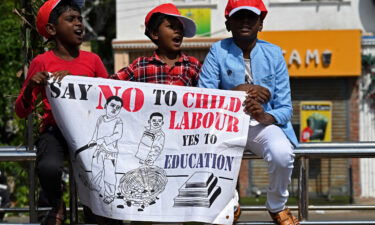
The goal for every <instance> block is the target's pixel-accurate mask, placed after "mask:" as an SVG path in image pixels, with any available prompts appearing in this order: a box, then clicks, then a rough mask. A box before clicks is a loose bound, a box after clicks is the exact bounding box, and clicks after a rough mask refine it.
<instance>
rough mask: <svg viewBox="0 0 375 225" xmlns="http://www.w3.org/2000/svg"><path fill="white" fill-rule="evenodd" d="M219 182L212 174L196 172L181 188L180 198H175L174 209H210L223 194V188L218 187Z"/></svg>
mask: <svg viewBox="0 0 375 225" xmlns="http://www.w3.org/2000/svg"><path fill="white" fill-rule="evenodd" d="M217 181H218V179H217V177H215V176H214V174H213V173H211V172H195V173H194V174H193V175H191V176H190V178H189V179H188V180H187V181H186V182H185V183H184V184H183V185H182V186H181V187H180V189H179V193H178V196H177V197H176V198H174V207H187V206H189V207H206V208H210V206H211V205H212V203H213V202H214V201H215V199H216V198H217V197H218V196H219V195H220V193H221V188H220V187H219V186H216V184H217Z"/></svg>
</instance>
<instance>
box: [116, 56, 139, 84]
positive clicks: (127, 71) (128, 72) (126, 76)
mask: <svg viewBox="0 0 375 225" xmlns="http://www.w3.org/2000/svg"><path fill="white" fill-rule="evenodd" d="M139 59H140V58H137V59H136V60H134V61H133V63H132V64H130V65H129V66H126V67H124V68H122V69H120V70H119V71H118V72H117V73H115V74H113V75H111V76H110V78H111V79H115V80H126V81H128V80H131V81H134V71H135V69H136V68H137V65H138V61H139Z"/></svg>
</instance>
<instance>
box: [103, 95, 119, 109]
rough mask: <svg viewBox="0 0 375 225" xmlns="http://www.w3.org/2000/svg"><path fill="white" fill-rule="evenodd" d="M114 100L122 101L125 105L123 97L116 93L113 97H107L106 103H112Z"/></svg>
mask: <svg viewBox="0 0 375 225" xmlns="http://www.w3.org/2000/svg"><path fill="white" fill-rule="evenodd" d="M112 100H115V101H117V102H121V106H123V102H122V99H121V98H120V97H119V96H116V95H112V96H111V97H109V98H107V102H106V103H105V105H108V103H110V102H111V101H112Z"/></svg>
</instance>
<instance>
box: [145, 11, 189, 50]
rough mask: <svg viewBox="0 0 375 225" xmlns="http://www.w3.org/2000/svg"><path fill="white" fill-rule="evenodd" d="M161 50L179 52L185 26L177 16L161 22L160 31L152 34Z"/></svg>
mask: <svg viewBox="0 0 375 225" xmlns="http://www.w3.org/2000/svg"><path fill="white" fill-rule="evenodd" d="M151 36H152V38H153V39H154V40H156V43H158V48H159V49H160V50H165V51H167V52H178V51H180V50H181V44H182V40H183V37H184V27H183V25H182V23H181V22H180V21H179V20H178V19H177V18H175V17H168V18H166V19H164V21H163V22H162V23H161V24H160V26H159V28H158V31H157V32H155V33H153V34H151Z"/></svg>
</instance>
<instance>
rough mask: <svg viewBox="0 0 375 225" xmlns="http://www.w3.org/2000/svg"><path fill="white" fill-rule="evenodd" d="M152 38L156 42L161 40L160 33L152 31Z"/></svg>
mask: <svg viewBox="0 0 375 225" xmlns="http://www.w3.org/2000/svg"><path fill="white" fill-rule="evenodd" d="M150 38H151V39H152V40H154V41H157V40H159V33H158V32H156V31H150Z"/></svg>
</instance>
